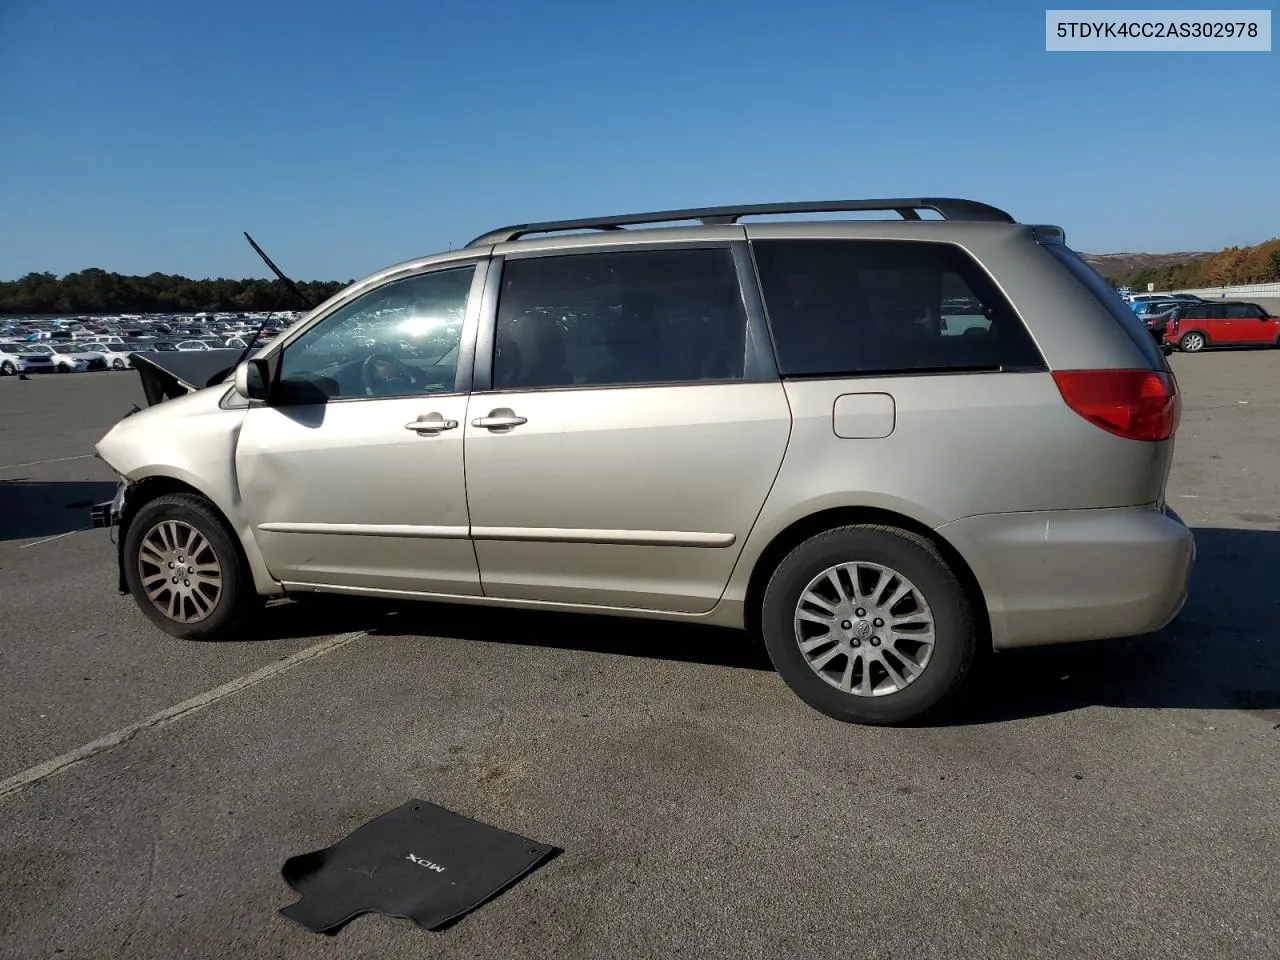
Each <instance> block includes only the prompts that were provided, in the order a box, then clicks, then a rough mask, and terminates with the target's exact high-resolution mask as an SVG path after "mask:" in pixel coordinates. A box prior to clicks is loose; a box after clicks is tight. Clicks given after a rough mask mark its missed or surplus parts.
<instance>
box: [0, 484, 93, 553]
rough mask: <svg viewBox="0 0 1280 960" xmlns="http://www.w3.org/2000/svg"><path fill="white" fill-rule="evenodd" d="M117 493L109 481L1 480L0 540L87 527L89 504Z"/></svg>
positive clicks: (69, 531)
mask: <svg viewBox="0 0 1280 960" xmlns="http://www.w3.org/2000/svg"><path fill="white" fill-rule="evenodd" d="M115 493H116V485H115V484H114V483H110V482H107V481H68V482H58V483H53V482H50V481H46V480H25V479H17V480H0V540H26V539H29V538H32V537H56V536H57V535H58V534H60V533H71V532H72V531H73V530H87V529H89V528H90V527H91V525H92V524H91V521H90V518H89V508H90V507H91V506H93V504H95V503H101V502H103V501H104V500H110V499H111V498H112V497H114V496H115Z"/></svg>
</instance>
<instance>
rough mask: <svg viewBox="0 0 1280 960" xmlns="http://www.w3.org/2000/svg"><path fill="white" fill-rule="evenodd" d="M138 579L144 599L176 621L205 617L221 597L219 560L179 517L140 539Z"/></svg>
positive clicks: (188, 621) (151, 530) (215, 606)
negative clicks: (145, 597) (144, 593)
mask: <svg viewBox="0 0 1280 960" xmlns="http://www.w3.org/2000/svg"><path fill="white" fill-rule="evenodd" d="M138 579H139V580H141V582H142V587H143V589H144V590H146V592H147V599H148V600H150V601H151V603H152V604H153V605H154V606H155V608H156V609H157V610H158V611H160V612H161V613H162V614H164V616H166V617H167V618H168V619H170V620H173V621H174V622H176V623H199V622H200V621H201V620H205V619H207V618H208V616H209V614H211V613H213V611H214V610H215V609H216V608H217V606H218V600H219V599H221V597H222V563H221V562H220V561H219V560H218V554H217V553H216V552H215V551H214V549H213V547H212V546H211V545H210V543H209V541H208V540H207V539H205V537H204V535H203V534H202V533H200V531H199V530H197V529H196V528H195V527H193V526H191V525H190V524H187V523H183V522H182V521H181V520H164V521H161V522H160V523H157V524H156V525H155V526H153V527H152V528H151V529H150V530H149V531H147V533H146V534H145V535H144V536H143V538H142V545H141V547H140V548H139V550H138Z"/></svg>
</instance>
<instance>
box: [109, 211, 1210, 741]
mask: <svg viewBox="0 0 1280 960" xmlns="http://www.w3.org/2000/svg"><path fill="white" fill-rule="evenodd" d="M876 211H880V212H883V213H884V214H886V215H887V216H885V217H884V218H883V219H879V220H868V219H864V218H859V219H848V220H844V221H840V220H832V219H829V216H830V215H831V214H832V213H841V212H850V213H857V214H859V216H860V217H862V216H864V215H865V214H866V213H867V212H876ZM921 212H929V216H928V217H922V216H921ZM784 215H785V216H787V217H789V218H790V219H782V217H783V216H784ZM815 215H821V218H819V217H817V216H815ZM762 216H768V217H770V218H771V219H768V220H761V219H760V218H761V217H762ZM151 356H152V357H154V358H162V356H163V355H159V354H156V355H151ZM175 356H176V355H175ZM192 356H194V355H192ZM157 362H158V363H159V362H162V361H161V359H157ZM1179 412H1180V398H1179V395H1178V387H1177V383H1176V382H1175V379H1174V377H1173V375H1172V373H1171V372H1170V369H1169V367H1168V364H1167V362H1166V360H1165V358H1164V357H1163V355H1162V354H1161V352H1160V350H1159V349H1158V348H1157V346H1156V344H1155V343H1153V342H1152V338H1151V337H1150V336H1149V335H1148V334H1147V332H1146V331H1145V330H1144V329H1143V327H1142V324H1141V322H1140V321H1139V320H1138V319H1137V318H1136V317H1135V316H1134V315H1133V312H1132V311H1131V310H1130V309H1129V308H1128V306H1127V305H1126V304H1125V303H1124V302H1123V301H1122V300H1121V299H1120V297H1119V296H1118V295H1117V294H1116V293H1115V292H1114V291H1113V290H1112V289H1111V288H1110V287H1109V286H1108V284H1107V283H1106V282H1105V281H1104V280H1103V279H1102V278H1101V277H1100V276H1099V275H1098V274H1097V273H1096V272H1095V271H1094V270H1093V269H1092V268H1091V267H1089V266H1088V265H1087V264H1085V263H1084V261H1083V260H1082V259H1081V258H1080V257H1079V256H1077V255H1076V254H1075V253H1074V252H1072V250H1070V249H1069V248H1068V246H1067V245H1066V240H1065V236H1064V233H1063V231H1062V230H1061V229H1060V228H1058V227H1053V226H1036V225H1027V224H1022V223H1018V222H1016V221H1015V220H1014V219H1013V217H1011V216H1010V215H1009V214H1007V213H1005V212H1003V211H1001V210H998V209H996V208H994V207H991V206H988V205H985V204H982V203H977V202H973V201H967V200H955V199H936V198H926V199H916V200H861V201H839V202H830V203H823V202H820V203H801V204H763V205H761V204H757V205H753V206H745V207H717V208H703V209H695V210H670V211H662V212H657V213H650V214H638V215H633V216H619V217H602V218H595V219H588V220H569V221H556V222H548V223H529V224H520V225H516V226H511V227H504V228H501V229H498V230H493V231H491V232H489V233H486V234H484V235H483V236H480V237H478V238H477V239H476V240H474V241H473V242H472V243H471V244H470V245H468V246H466V247H464V248H461V249H456V250H451V251H449V252H447V253H440V254H437V255H435V256H430V257H425V258H422V259H418V260H412V261H409V262H407V263H402V264H400V265H398V266H394V267H390V268H388V269H386V270H383V271H381V272H379V273H376V274H374V275H373V276H370V277H367V278H366V279H363V280H361V281H359V282H357V283H355V284H353V285H352V286H350V287H348V288H347V289H345V290H343V291H342V292H340V293H339V294H337V295H336V296H334V297H333V298H332V299H330V300H329V301H328V302H326V303H324V304H322V305H321V306H320V307H318V308H316V309H315V310H313V311H312V312H311V313H310V314H309V315H308V316H306V317H305V318H304V319H303V320H302V321H301V322H299V323H297V324H295V325H294V326H292V327H291V328H289V329H288V330H287V332H286V333H284V334H283V335H282V336H280V337H278V338H277V339H276V340H274V341H272V342H271V343H270V344H269V345H267V346H266V347H265V348H263V349H262V350H261V351H260V352H259V353H257V354H256V355H255V356H253V357H252V358H250V359H248V360H246V361H244V362H243V363H240V364H239V365H237V366H235V367H234V368H233V369H228V370H226V371H225V373H224V375H222V376H220V377H219V378H217V380H216V382H215V383H214V385H213V386H209V387H203V388H199V389H195V388H193V389H191V391H190V392H189V393H187V394H185V395H182V396H178V397H176V398H175V399H169V400H165V401H164V402H161V403H157V404H155V405H153V406H151V407H149V408H148V409H145V410H143V411H141V412H138V413H135V414H133V415H132V416H128V417H127V418H125V419H123V420H122V421H120V422H119V423H118V424H117V425H116V426H115V427H113V428H112V429H111V431H110V432H109V433H108V434H107V435H106V436H105V437H104V438H103V439H102V441H101V442H100V443H99V444H98V446H97V450H98V453H99V455H100V456H101V458H102V459H103V460H105V461H106V462H107V463H108V464H109V465H110V466H111V467H112V468H113V469H114V470H115V471H116V472H117V473H118V474H119V475H120V477H121V485H120V488H119V492H118V493H117V496H116V498H115V500H114V501H113V502H112V504H111V505H110V506H109V508H105V509H103V510H102V511H100V518H99V519H100V522H101V524H102V525H110V526H113V527H116V528H118V537H117V542H118V545H119V562H120V577H121V588H122V590H127V591H128V592H129V593H131V594H132V595H133V597H134V598H135V599H136V601H137V603H138V605H139V606H140V607H141V608H142V610H143V611H144V612H145V613H146V615H147V616H148V617H150V618H151V620H152V621H154V622H155V623H156V624H157V625H158V626H159V627H160V628H161V629H163V630H165V631H167V632H169V633H171V634H173V635H175V636H178V637H189V638H216V637H235V636H236V635H237V630H238V628H239V627H240V626H241V625H242V624H243V623H244V622H245V621H246V619H247V618H248V617H250V616H251V615H252V614H253V613H254V611H255V610H256V608H258V607H259V606H260V605H261V603H262V602H263V600H264V598H268V597H273V596H280V595H285V596H290V595H298V594H306V593H312V592H322V593H333V594H355V595H362V596H373V597H384V598H404V599H423V600H431V601H446V602H451V603H460V604H478V605H488V606H503V607H517V608H527V609H538V610H558V611H584V612H591V613H597V614H599V613H604V614H612V615H616V616H631V617H648V618H653V619H655V620H668V621H677V620H678V621H695V622H703V623H708V624H718V625H722V626H727V627H735V628H741V629H743V630H744V631H746V632H747V633H749V634H754V635H759V636H760V637H761V638H762V639H763V642H764V644H765V646H766V648H767V650H768V653H769V656H770V658H771V659H772V662H773V664H774V665H775V667H776V668H777V671H778V673H779V674H781V676H782V678H783V680H785V681H786V683H787V684H789V685H790V687H791V688H792V689H793V690H794V691H795V693H796V694H798V695H799V696H800V697H802V698H803V699H804V700H805V701H807V702H808V703H809V704H810V705H812V706H813V707H815V708H817V709H818V710H821V711H823V712H825V713H827V714H829V715H831V716H833V717H836V718H839V719H842V720H848V721H856V722H862V723H895V722H901V721H905V720H908V719H911V718H915V717H919V716H921V715H922V714H925V713H926V712H928V711H931V710H934V709H935V708H937V707H939V706H940V705H941V704H943V703H944V702H945V701H946V700H947V699H948V698H949V697H950V696H951V695H952V694H953V693H954V692H955V691H956V689H957V688H958V687H959V686H960V684H961V682H962V681H963V680H964V678H965V675H966V673H967V672H968V671H969V669H970V666H971V664H972V663H973V662H974V658H975V654H976V653H977V652H978V651H979V650H980V649H981V648H993V649H995V650H1005V649H1008V648H1013V647H1021V646H1026V645H1030V644H1045V643H1056V642H1062V641H1079V640H1093V639H1101V638H1107V637H1118V636H1128V635H1135V634H1142V633H1145V632H1149V631H1154V630H1157V629H1159V628H1160V627H1162V626H1163V625H1165V624H1166V623H1168V622H1169V621H1170V620H1171V619H1172V618H1173V617H1174V616H1175V615H1176V614H1177V613H1178V611H1179V610H1180V608H1181V607H1182V605H1183V602H1184V600H1185V597H1186V591H1187V582H1188V577H1189V572H1190V568H1191V564H1192V560H1193V555H1194V547H1193V541H1192V535H1191V533H1190V531H1189V530H1188V528H1187V527H1186V526H1185V525H1184V524H1183V522H1182V521H1181V520H1180V519H1179V518H1178V517H1177V516H1176V514H1174V513H1173V512H1172V511H1171V510H1170V509H1169V508H1168V507H1167V506H1166V504H1165V493H1164V491H1165V482H1166V478H1167V476H1168V473H1169V468H1170V462H1171V460H1172V457H1173V443H1174V432H1175V430H1176V428H1177V425H1178V418H1179ZM655 629H660V627H655ZM744 642H747V640H746V639H745V638H744Z"/></svg>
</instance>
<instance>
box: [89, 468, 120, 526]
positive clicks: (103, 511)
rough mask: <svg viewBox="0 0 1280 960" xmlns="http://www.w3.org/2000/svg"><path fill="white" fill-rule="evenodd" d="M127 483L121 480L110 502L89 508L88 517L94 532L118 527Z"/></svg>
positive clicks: (105, 501) (106, 501)
mask: <svg viewBox="0 0 1280 960" xmlns="http://www.w3.org/2000/svg"><path fill="white" fill-rule="evenodd" d="M128 489H129V481H127V480H121V481H120V482H119V484H118V485H117V487H116V495H115V497H113V498H112V499H110V500H104V501H103V502H102V503H95V504H94V505H93V506H92V507H90V508H89V517H90V519H91V520H92V521H93V528H94V529H95V530H102V529H107V528H110V527H115V526H119V524H120V517H121V515H122V514H123V513H124V501H125V497H126V496H127V495H128Z"/></svg>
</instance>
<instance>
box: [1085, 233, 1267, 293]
mask: <svg viewBox="0 0 1280 960" xmlns="http://www.w3.org/2000/svg"><path fill="white" fill-rule="evenodd" d="M1082 256H1083V257H1084V258H1085V260H1087V261H1088V262H1089V263H1090V264H1092V266H1093V268H1094V269H1095V270H1097V271H1098V272H1099V273H1100V274H1102V275H1103V276H1104V277H1106V278H1107V279H1108V280H1110V281H1111V282H1112V283H1114V284H1115V285H1116V286H1129V287H1133V288H1134V289H1135V290H1145V289H1146V286H1147V284H1148V283H1154V284H1155V288H1156V289H1157V290H1179V289H1183V290H1187V289H1195V288H1197V287H1220V286H1231V285H1235V284H1242V283H1276V282H1280V238H1277V239H1275V240H1268V241H1266V242H1265V243H1259V244H1258V245H1256V246H1253V247H1227V249H1225V250H1221V251H1219V252H1218V253H1105V254H1088V253H1087V254H1082Z"/></svg>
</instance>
